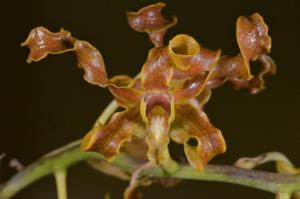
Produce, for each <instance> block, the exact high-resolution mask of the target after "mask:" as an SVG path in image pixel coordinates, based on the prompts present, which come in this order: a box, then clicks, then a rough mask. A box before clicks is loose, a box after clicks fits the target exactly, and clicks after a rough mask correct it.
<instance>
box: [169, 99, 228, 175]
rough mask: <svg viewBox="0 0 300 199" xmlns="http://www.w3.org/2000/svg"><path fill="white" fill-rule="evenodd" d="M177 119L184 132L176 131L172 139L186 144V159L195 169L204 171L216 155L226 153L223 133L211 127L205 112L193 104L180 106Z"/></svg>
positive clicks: (177, 107)
mask: <svg viewBox="0 0 300 199" xmlns="http://www.w3.org/2000/svg"><path fill="white" fill-rule="evenodd" d="M176 118H178V119H179V120H181V121H182V123H183V125H184V131H183V130H181V131H177V132H176V131H174V132H175V133H174V134H171V138H172V139H173V140H174V141H175V142H179V143H181V144H184V152H185V154H186V157H187V159H188V161H189V162H190V164H191V165H192V166H193V167H194V168H195V169H198V170H202V169H203V167H204V166H205V165H206V164H207V162H208V161H209V160H210V159H212V158H213V157H214V156H215V155H217V154H220V153H224V152H225V151H226V144H225V141H224V138H223V136H222V134H221V131H220V130H219V129H217V128H215V127H214V126H212V125H211V123H210V122H209V121H208V118H207V116H206V115H205V113H204V112H203V111H201V110H199V109H197V108H196V107H194V106H193V105H192V104H188V103H185V104H179V105H177V106H176Z"/></svg>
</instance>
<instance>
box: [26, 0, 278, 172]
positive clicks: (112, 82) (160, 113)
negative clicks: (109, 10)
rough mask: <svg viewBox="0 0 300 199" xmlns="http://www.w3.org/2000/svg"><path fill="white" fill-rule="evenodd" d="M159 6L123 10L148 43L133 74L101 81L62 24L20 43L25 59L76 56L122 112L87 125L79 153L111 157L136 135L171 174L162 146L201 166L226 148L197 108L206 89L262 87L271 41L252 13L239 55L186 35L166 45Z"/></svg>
mask: <svg viewBox="0 0 300 199" xmlns="http://www.w3.org/2000/svg"><path fill="white" fill-rule="evenodd" d="M164 6H165V4H164V3H157V4H153V5H149V6H147V7H144V8H142V9H141V10H139V11H138V12H128V13H127V19H128V22H129V25H130V27H131V28H133V29H134V30H136V31H138V32H146V33H148V35H149V38H150V40H151V42H152V43H153V44H154V47H153V48H152V49H150V51H149V54H148V58H147V60H146V62H145V64H144V65H143V66H142V69H141V72H140V74H139V75H137V76H136V77H135V78H131V77H128V76H125V75H118V76H115V77H112V78H108V76H107V74H106V68H105V65H104V61H103V58H102V56H101V54H100V52H99V51H98V50H97V49H96V48H95V47H93V46H92V45H91V44H90V43H88V42H86V41H82V40H78V39H76V38H74V37H73V36H71V33H70V32H68V31H65V30H63V29H61V30H60V31H59V32H57V33H52V32H50V31H48V30H47V29H46V28H44V27H37V28H35V29H33V30H32V31H31V32H30V34H29V37H28V39H27V40H26V41H25V42H24V43H23V45H25V46H27V47H28V48H29V49H30V54H29V57H28V60H27V61H28V62H31V61H39V60H41V59H43V58H45V57H46V56H47V55H48V54H60V53H64V52H69V51H71V52H73V53H75V55H76V56H77V62H78V66H79V68H82V69H83V70H84V72H85V74H84V79H85V80H86V81H87V82H89V83H91V84H94V85H98V86H101V87H107V88H108V89H109V90H110V92H111V93H112V94H113V96H114V97H115V99H116V100H117V103H118V104H119V106H121V107H123V108H124V109H125V110H123V111H121V112H116V113H114V114H113V116H112V117H111V119H110V121H109V122H108V123H107V124H100V125H98V126H97V127H95V128H93V129H92V130H91V131H90V132H89V133H88V134H87V135H86V136H85V137H84V139H83V140H82V143H81V149H82V150H84V151H95V152H99V153H101V154H102V155H103V156H105V158H106V159H107V160H109V161H111V160H113V159H114V158H115V157H116V155H118V153H119V152H120V150H123V149H124V148H126V146H127V145H125V144H124V143H125V142H130V141H131V140H135V141H136V140H139V142H138V145H137V146H136V147H137V148H138V147H146V148H147V150H146V151H147V153H145V157H147V158H148V160H149V161H150V162H151V163H153V164H154V165H157V166H162V167H163V168H165V169H166V170H167V171H169V172H171V171H172V170H173V169H174V168H175V167H173V166H174V165H176V163H175V161H174V160H173V159H172V158H171V156H170V153H169V149H168V145H169V142H170V140H172V141H174V142H176V143H179V144H183V146H184V152H185V155H186V158H187V160H188V162H189V163H190V164H191V165H192V166H193V167H194V168H195V169H197V170H199V171H201V170H203V168H204V166H205V165H206V164H207V163H208V162H209V161H210V160H211V159H212V158H213V157H214V156H215V155H217V154H221V153H224V152H225V151H226V144H225V141H224V138H223V136H222V134H221V131H220V130H219V129H217V128H216V127H214V126H213V125H212V124H211V122H210V121H209V119H208V117H207V116H206V114H205V112H204V111H203V108H204V105H205V104H206V103H207V102H208V100H209V98H210V96H211V91H212V89H214V88H216V87H219V86H221V85H223V84H224V83H225V82H229V83H231V84H232V85H233V86H234V88H236V89H241V88H245V89H248V90H249V92H250V93H252V94H255V93H258V92H259V91H261V90H263V89H264V88H265V86H264V79H263V78H264V76H265V75H266V74H275V72H276V66H275V64H274V62H273V60H272V59H271V58H270V57H269V56H268V55H267V54H268V53H269V52H270V50H271V38H270V36H269V35H268V27H267V25H266V24H265V23H264V21H263V18H262V17H261V16H260V15H259V14H257V13H255V14H253V15H251V16H249V17H244V16H242V17H239V18H238V20H237V24H236V38H237V43H238V46H239V49H240V53H239V54H238V55H236V56H233V57H232V56H227V55H221V51H220V50H210V49H207V48H205V47H203V46H200V44H199V43H198V42H197V41H196V39H194V38H193V37H191V36H189V35H186V34H179V35H177V36H175V37H173V38H172V39H171V40H170V41H169V43H168V45H165V44H164V35H165V33H166V31H167V30H168V29H169V28H170V27H172V26H174V25H175V24H176V23H177V18H176V17H173V18H172V20H167V19H166V18H164V17H163V16H162V14H161V9H162V8H163V7H164ZM256 60H258V61H259V62H260V63H261V70H260V71H259V72H258V73H257V74H255V75H252V74H251V67H250V63H251V62H253V61H256ZM191 140H195V141H196V144H195V143H191ZM172 165H173V166H172Z"/></svg>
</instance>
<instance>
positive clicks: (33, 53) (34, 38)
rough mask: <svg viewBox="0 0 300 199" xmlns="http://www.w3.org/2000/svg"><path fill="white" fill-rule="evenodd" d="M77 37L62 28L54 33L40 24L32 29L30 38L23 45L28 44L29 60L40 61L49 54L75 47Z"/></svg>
mask: <svg viewBox="0 0 300 199" xmlns="http://www.w3.org/2000/svg"><path fill="white" fill-rule="evenodd" d="M75 41H76V39H74V38H73V37H72V36H71V33H70V32H68V31H65V30H64V29H61V30H60V31H59V32H57V33H52V32H50V31H49V30H47V29H46V28H44V27H42V26H40V27H37V28H34V29H32V30H31V32H30V34H29V36H28V38H27V39H26V41H25V42H23V43H22V44H21V46H27V47H28V48H29V50H30V54H29V56H28V59H27V62H28V63H30V62H32V61H39V60H41V59H43V58H45V57H46V56H47V55H48V54H59V53H64V52H66V51H71V50H73V49H74V43H75Z"/></svg>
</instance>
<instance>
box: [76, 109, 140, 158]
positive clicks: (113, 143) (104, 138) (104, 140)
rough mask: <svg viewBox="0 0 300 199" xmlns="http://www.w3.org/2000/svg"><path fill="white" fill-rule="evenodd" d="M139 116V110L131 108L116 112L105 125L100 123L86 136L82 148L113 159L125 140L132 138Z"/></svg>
mask: <svg viewBox="0 0 300 199" xmlns="http://www.w3.org/2000/svg"><path fill="white" fill-rule="evenodd" d="M139 118H140V117H139V111H138V110H133V109H129V110H125V111H123V112H118V113H115V114H114V115H113V116H112V118H111V120H110V121H109V122H108V123H107V124H106V125H105V126H101V125H99V126H98V127H96V128H94V129H92V130H91V131H90V132H89V133H88V134H87V135H86V136H85V137H84V139H83V140H82V142H81V149H82V150H84V151H95V152H99V153H101V154H102V155H104V156H105V158H106V159H107V160H109V161H112V160H113V159H114V157H115V156H116V155H117V154H118V153H119V151H120V148H121V146H122V145H123V144H124V142H128V141H130V140H131V138H132V136H133V135H134V133H135V129H136V128H137V126H138V120H139Z"/></svg>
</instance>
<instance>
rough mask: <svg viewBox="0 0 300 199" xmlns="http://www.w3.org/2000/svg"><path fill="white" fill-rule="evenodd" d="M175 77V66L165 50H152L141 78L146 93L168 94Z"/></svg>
mask: <svg viewBox="0 0 300 199" xmlns="http://www.w3.org/2000/svg"><path fill="white" fill-rule="evenodd" d="M172 75H173V65H172V62H171V60H170V58H169V56H168V54H167V51H166V49H164V48H152V49H151V50H150V51H149V55H148V58H147V61H146V63H145V64H144V65H143V68H142V72H141V78H142V86H143V88H144V89H145V91H149V92H150V91H151V92H157V91H160V92H166V91H168V90H169V82H170V80H171V78H172Z"/></svg>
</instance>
